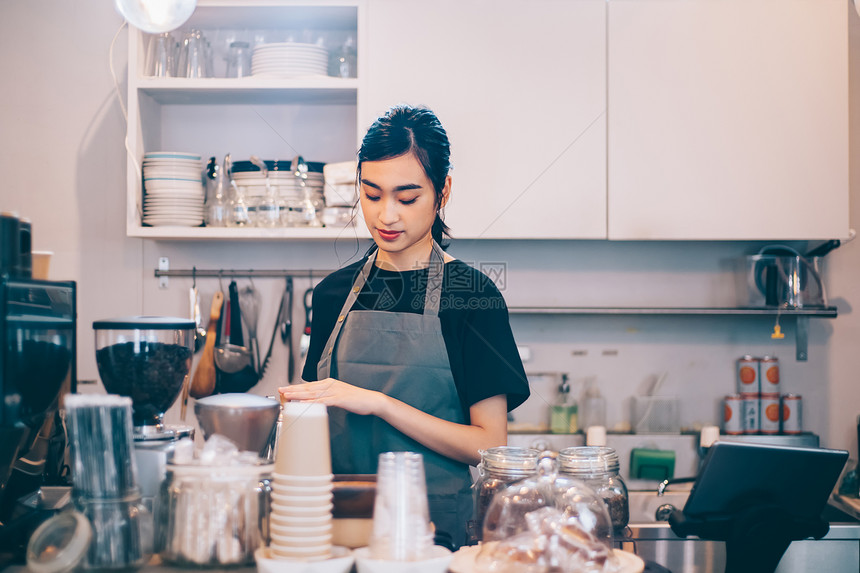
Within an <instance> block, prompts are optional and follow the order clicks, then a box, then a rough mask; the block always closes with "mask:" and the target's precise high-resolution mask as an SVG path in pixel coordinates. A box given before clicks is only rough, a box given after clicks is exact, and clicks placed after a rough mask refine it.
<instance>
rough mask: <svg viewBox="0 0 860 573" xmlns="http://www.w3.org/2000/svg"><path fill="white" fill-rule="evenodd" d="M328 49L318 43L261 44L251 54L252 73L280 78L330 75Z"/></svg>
mask: <svg viewBox="0 0 860 573" xmlns="http://www.w3.org/2000/svg"><path fill="white" fill-rule="evenodd" d="M328 58H329V54H328V50H326V49H325V48H323V47H321V46H317V45H316V44H303V43H299V42H280V43H271V44H261V45H259V46H257V47H256V48H254V54H253V56H251V75H252V76H269V77H279V78H293V77H299V76H325V75H328Z"/></svg>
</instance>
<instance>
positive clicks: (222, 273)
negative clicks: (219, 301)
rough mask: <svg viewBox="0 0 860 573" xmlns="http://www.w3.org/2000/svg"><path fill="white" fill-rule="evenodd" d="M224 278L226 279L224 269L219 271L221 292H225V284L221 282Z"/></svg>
mask: <svg viewBox="0 0 860 573" xmlns="http://www.w3.org/2000/svg"><path fill="white" fill-rule="evenodd" d="M223 278H224V269H218V288H219V289H220V290H221V292H224V283H223V282H222V281H221V279H223Z"/></svg>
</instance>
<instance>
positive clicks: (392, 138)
mask: <svg viewBox="0 0 860 573" xmlns="http://www.w3.org/2000/svg"><path fill="white" fill-rule="evenodd" d="M407 153H413V154H414V155H415V157H416V158H417V159H418V162H419V163H420V164H421V167H422V168H423V169H424V174H425V175H427V178H428V179H430V182H431V183H432V184H433V189H434V191H435V192H436V193H435V204H436V219H435V220H434V221H433V227H432V229H431V231H430V234H431V235H432V236H433V240H435V241H436V242H437V243H439V244H440V245H441V246H442V247H443V248H445V247H447V246H448V244H447V241H444V237H446V236H448V237H450V236H451V233H450V229H449V228H448V226H447V225H446V224H445V223H444V222H443V221H442V217H441V216H440V215H439V207H440V206H441V204H442V190H443V189H444V187H445V178H446V177H447V176H448V171H449V170H450V169H451V160H450V157H451V146H450V144H449V143H448V134H447V133H446V132H445V128H444V127H442V123H441V122H440V121H439V118H437V117H436V114H434V113H433V112H432V111H430V110H429V109H427V108H425V107H411V106H408V105H398V106H395V107H392V108H391V109H389V110H388V111H387V112H386V113H385V115H383V116H382V117H380V118H378V119H377V120H376V121H374V122H373V125H371V126H370V129H368V130H367V134H366V135H365V136H364V139H363V140H362V141H361V148H360V149H359V150H358V175H357V179H358V180H359V181H360V180H361V164H362V163H364V162H365V161H384V160H386V159H393V158H395V157H400V156H401V155H406V154H407Z"/></svg>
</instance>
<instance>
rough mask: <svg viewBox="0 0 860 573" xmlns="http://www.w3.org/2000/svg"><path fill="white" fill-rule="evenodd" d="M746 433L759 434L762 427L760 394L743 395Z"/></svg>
mask: <svg viewBox="0 0 860 573" xmlns="http://www.w3.org/2000/svg"><path fill="white" fill-rule="evenodd" d="M743 403H744V409H743V427H744V434H758V433H759V430H760V429H761V398H760V397H759V395H758V394H744V395H743Z"/></svg>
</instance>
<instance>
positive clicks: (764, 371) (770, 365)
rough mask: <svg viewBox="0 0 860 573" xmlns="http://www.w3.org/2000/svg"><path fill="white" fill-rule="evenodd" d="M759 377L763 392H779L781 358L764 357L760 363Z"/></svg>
mask: <svg viewBox="0 0 860 573" xmlns="http://www.w3.org/2000/svg"><path fill="white" fill-rule="evenodd" d="M759 379H760V382H759V384H760V386H761V390H760V391H761V393H762V394H779V358H777V357H776V356H763V357H762V359H761V362H760V363H759Z"/></svg>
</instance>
